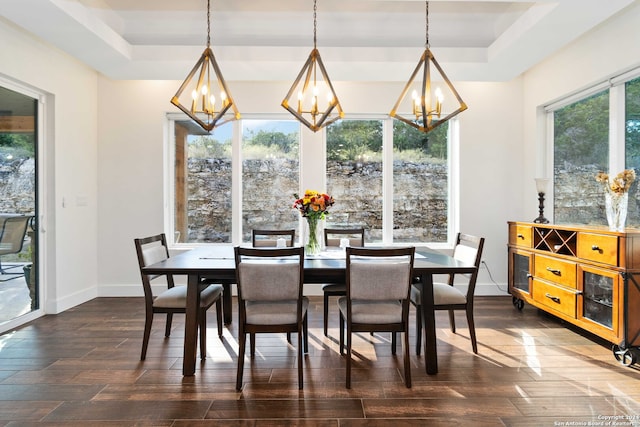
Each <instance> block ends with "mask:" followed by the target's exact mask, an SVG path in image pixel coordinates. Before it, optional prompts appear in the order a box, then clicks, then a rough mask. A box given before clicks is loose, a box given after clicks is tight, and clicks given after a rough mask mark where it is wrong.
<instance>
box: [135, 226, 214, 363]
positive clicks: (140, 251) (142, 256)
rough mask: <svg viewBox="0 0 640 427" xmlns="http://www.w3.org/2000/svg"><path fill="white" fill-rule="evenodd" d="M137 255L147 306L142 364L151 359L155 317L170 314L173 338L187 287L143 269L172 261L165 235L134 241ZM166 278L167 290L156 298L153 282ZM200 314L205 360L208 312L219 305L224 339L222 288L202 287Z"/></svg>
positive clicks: (167, 332)
mask: <svg viewBox="0 0 640 427" xmlns="http://www.w3.org/2000/svg"><path fill="white" fill-rule="evenodd" d="M134 243H135V247H136V254H137V256H138V266H139V267H140V276H141V278H142V287H143V289H144V302H145V322H144V336H143V339H142V351H141V353H140V360H144V359H145V358H146V356H147V346H148V345H149V337H150V335H151V326H152V324H153V316H154V314H156V313H166V315H167V321H166V325H165V331H164V336H165V337H169V335H170V334H171V321H172V320H173V314H174V313H185V311H186V307H187V287H186V286H175V283H174V280H173V276H171V275H166V276H160V275H153V276H150V275H147V274H145V273H144V272H143V271H142V269H143V268H144V267H146V266H148V265H151V264H155V263H157V262H160V261H163V260H165V259H167V258H169V249H168V247H167V239H166V236H165V234H164V233H162V234H157V235H155V236H150V237H145V238H140V239H134ZM158 277H165V278H166V282H167V289H166V290H164V291H162V292H159V293H157V295H154V292H153V289H152V287H151V281H152V280H154V279H156V278H158ZM201 287H202V290H201V292H200V310H199V311H198V328H199V330H200V358H202V359H204V358H205V357H206V354H207V310H208V309H209V307H211V306H212V305H213V304H214V303H215V304H216V315H217V320H218V337H219V338H220V339H222V300H221V296H222V285H212V284H208V283H206V282H202V284H201Z"/></svg>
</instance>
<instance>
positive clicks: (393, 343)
mask: <svg viewBox="0 0 640 427" xmlns="http://www.w3.org/2000/svg"><path fill="white" fill-rule="evenodd" d="M391 354H392V355H394V356H395V355H396V333H395V332H391Z"/></svg>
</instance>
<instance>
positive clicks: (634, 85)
mask: <svg viewBox="0 0 640 427" xmlns="http://www.w3.org/2000/svg"><path fill="white" fill-rule="evenodd" d="M637 74H638V73H637V72H635V76H634V77H635V78H634V79H630V78H629V77H626V76H620V77H617V78H613V79H611V80H610V81H608V82H607V83H603V84H602V85H601V86H602V89H601V90H599V91H597V90H596V91H595V92H594V90H593V89H592V90H590V91H589V93H588V95H585V96H583V97H580V96H579V95H575V96H574V97H573V98H572V99H571V101H569V102H564V103H562V101H561V103H560V104H559V105H557V106H555V107H554V106H550V107H548V110H549V112H550V113H551V114H552V119H553V194H554V200H553V207H554V212H553V216H554V221H555V222H556V223H577V224H602V225H604V224H607V220H606V215H605V210H604V192H603V189H602V185H601V184H600V183H598V182H597V181H596V180H595V176H596V174H597V173H598V172H600V171H603V172H606V173H609V174H610V175H616V174H618V173H619V172H621V171H622V170H623V169H635V171H636V174H638V177H639V178H640V78H638V77H637ZM638 188H639V187H638V182H637V180H636V182H635V183H634V184H633V185H632V187H631V189H630V192H629V213H628V216H627V226H632V227H638V226H640V199H639V196H640V193H639V190H638Z"/></svg>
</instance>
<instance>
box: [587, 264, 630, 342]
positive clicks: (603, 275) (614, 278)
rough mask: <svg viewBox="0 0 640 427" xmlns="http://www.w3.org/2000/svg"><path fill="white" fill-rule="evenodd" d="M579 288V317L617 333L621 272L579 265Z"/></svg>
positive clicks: (595, 326)
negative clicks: (580, 296)
mask: <svg viewBox="0 0 640 427" xmlns="http://www.w3.org/2000/svg"><path fill="white" fill-rule="evenodd" d="M578 268H579V270H578V271H579V282H580V283H579V288H580V290H581V291H582V292H581V295H582V298H581V303H579V304H578V306H579V307H578V317H581V318H582V319H583V320H585V319H586V320H590V321H591V322H594V323H595V324H596V325H594V328H597V327H598V326H601V327H603V328H606V330H609V331H612V332H614V334H615V333H616V331H617V329H618V319H617V317H618V307H619V306H620V301H618V298H619V292H618V289H619V281H620V279H619V274H618V273H617V272H615V271H608V270H600V269H597V268H593V267H588V266H579V267H578Z"/></svg>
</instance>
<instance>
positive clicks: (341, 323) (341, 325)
mask: <svg viewBox="0 0 640 427" xmlns="http://www.w3.org/2000/svg"><path fill="white" fill-rule="evenodd" d="M339 326H340V356H342V355H343V354H344V351H343V350H344V317H343V316H342V312H340V324H339Z"/></svg>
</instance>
